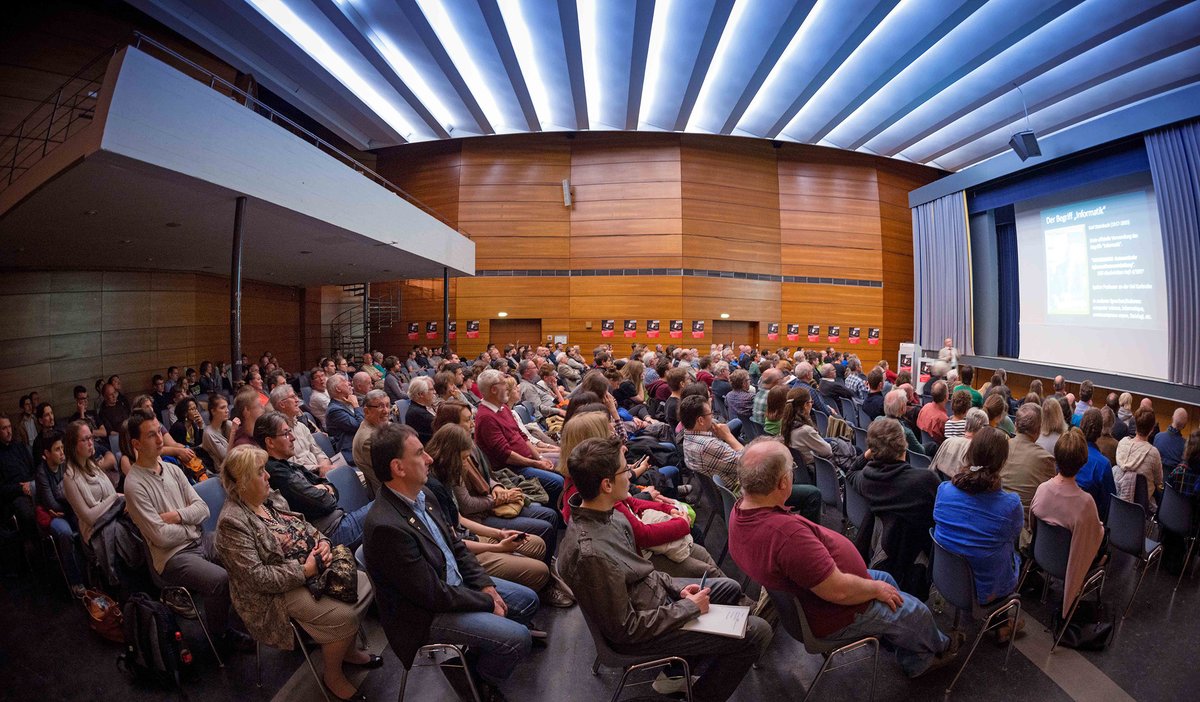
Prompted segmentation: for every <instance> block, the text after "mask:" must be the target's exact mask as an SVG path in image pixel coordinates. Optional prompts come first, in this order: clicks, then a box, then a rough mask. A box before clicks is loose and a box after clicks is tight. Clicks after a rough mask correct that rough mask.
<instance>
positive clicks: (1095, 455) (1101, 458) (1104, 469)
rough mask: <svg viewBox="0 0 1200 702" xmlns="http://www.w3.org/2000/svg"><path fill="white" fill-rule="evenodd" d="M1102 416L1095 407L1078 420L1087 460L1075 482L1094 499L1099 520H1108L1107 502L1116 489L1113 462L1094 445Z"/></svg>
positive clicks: (1098, 435)
mask: <svg viewBox="0 0 1200 702" xmlns="http://www.w3.org/2000/svg"><path fill="white" fill-rule="evenodd" d="M1103 426H1104V418H1103V414H1102V413H1101V410H1098V409H1096V408H1095V407H1093V408H1091V409H1089V410H1088V411H1086V412H1084V413H1083V417H1082V418H1081V419H1080V420H1079V428H1080V430H1081V431H1082V432H1083V438H1084V439H1085V440H1086V441H1087V453H1088V457H1087V462H1085V463H1084V464H1083V467H1082V468H1080V469H1079V472H1078V473H1076V474H1075V482H1076V483H1079V489H1081V490H1083V491H1084V492H1086V493H1088V494H1089V495H1091V496H1092V499H1093V500H1095V501H1096V511H1097V512H1098V513H1099V514H1100V521H1102V522H1108V504H1109V501H1110V499H1111V498H1112V496H1113V494H1114V493H1116V491H1117V486H1116V482H1115V481H1114V479H1113V471H1112V467H1113V464H1112V462H1111V461H1109V460H1108V458H1106V457H1105V455H1104V454H1103V453H1102V452H1101V451H1100V447H1099V446H1097V445H1096V442H1097V441H1099V439H1100V436H1101V433H1102V431H1103Z"/></svg>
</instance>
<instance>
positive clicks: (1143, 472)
mask: <svg viewBox="0 0 1200 702" xmlns="http://www.w3.org/2000/svg"><path fill="white" fill-rule="evenodd" d="M1133 424H1134V428H1135V430H1136V434H1134V436H1127V437H1125V438H1124V439H1121V442H1120V443H1119V444H1117V461H1116V463H1115V464H1113V480H1114V481H1116V484H1117V492H1116V495H1117V497H1120V498H1121V499H1122V500H1129V501H1133V499H1134V494H1135V491H1136V488H1137V476H1139V475H1140V476H1142V477H1144V478H1145V479H1146V492H1147V495H1146V501H1147V502H1148V503H1149V504H1147V505H1143V506H1144V507H1146V509H1147V512H1149V513H1154V512H1155V511H1156V510H1157V505H1158V503H1157V501H1156V500H1155V499H1154V496H1155V494H1156V493H1158V492H1160V491H1161V490H1162V486H1163V463H1162V456H1161V455H1160V454H1159V453H1158V449H1156V448H1154V444H1152V443H1150V431H1151V429H1153V428H1154V411H1153V410H1148V409H1145V408H1139V409H1138V411H1137V412H1135V413H1134V415H1133Z"/></svg>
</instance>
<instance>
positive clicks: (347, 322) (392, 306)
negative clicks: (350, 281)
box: [329, 285, 400, 353]
mask: <svg viewBox="0 0 1200 702" xmlns="http://www.w3.org/2000/svg"><path fill="white" fill-rule="evenodd" d="M342 289H343V290H344V291H346V292H351V293H353V294H354V295H355V296H356V297H358V296H362V295H365V294H366V288H365V286H362V285H343V286H342ZM399 319H400V291H399V290H392V291H390V292H389V293H388V294H386V295H376V296H368V297H367V300H366V304H365V306H364V305H363V304H355V305H354V306H352V307H348V308H346V309H344V310H342V311H341V312H339V313H338V314H337V315H336V316H334V318H333V319H332V320H330V322H329V343H330V347H331V348H330V352H331V353H361V351H362V349H363V348H365V346H366V344H367V343H368V342H369V341H370V339H371V337H373V336H374V335H375V334H378V333H380V332H385V331H387V330H389V329H391V328H392V327H394V326H395V325H396V322H397V321H399Z"/></svg>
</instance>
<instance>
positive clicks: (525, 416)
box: [513, 404, 533, 424]
mask: <svg viewBox="0 0 1200 702" xmlns="http://www.w3.org/2000/svg"><path fill="white" fill-rule="evenodd" d="M513 410H515V411H516V413H517V416H518V417H520V418H521V423H522V424H528V423H530V422H532V421H533V417H532V416H531V415H530V414H529V409H528V408H526V407H525V405H524V404H520V405H515V406H514V407H513Z"/></svg>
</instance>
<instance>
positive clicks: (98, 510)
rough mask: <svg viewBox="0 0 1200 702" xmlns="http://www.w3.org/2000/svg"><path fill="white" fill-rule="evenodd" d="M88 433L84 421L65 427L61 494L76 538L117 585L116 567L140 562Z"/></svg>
mask: <svg viewBox="0 0 1200 702" xmlns="http://www.w3.org/2000/svg"><path fill="white" fill-rule="evenodd" d="M91 431H92V428H91V426H90V425H88V424H87V423H86V422H80V421H75V422H71V423H70V424H69V425H67V435H66V438H65V440H64V442H63V451H64V453H65V454H66V473H65V476H64V480H63V493H64V495H65V496H66V500H67V502H68V503H69V504H70V505H71V511H72V513H73V514H74V515H75V518H76V527H77V529H78V530H79V537H80V539H81V541H82V542H83V544H85V545H86V546H88V547H90V550H91V552H92V553H93V554H95V557H94V559H93V560H94V561H95V562H96V563H97V565H98V566H99V568H100V572H101V574H102V575H103V579H104V581H105V582H106V583H108V584H109V585H110V586H117V585H119V583H120V579H121V576H120V574H119V573H118V571H117V564H118V563H120V562H123V563H139V564H140V563H142V562H143V560H144V559H143V557H142V554H141V553H140V548H141V547H140V545H139V544H137V543H136V542H135V541H134V540H133V539H132V538H131V534H130V532H129V531H127V530H126V529H124V528H122V527H123V524H122V523H121V517H122V516H123V514H124V512H125V497H124V496H123V495H119V494H118V493H117V491H116V489H115V488H114V487H113V482H112V480H111V479H110V478H109V476H108V475H106V474H105V472H104V471H103V470H102V469H101V468H100V466H99V464H97V463H96V461H95V460H94V459H93V455H92V454H91V453H90V450H91V449H90V444H91V442H92V433H91Z"/></svg>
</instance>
